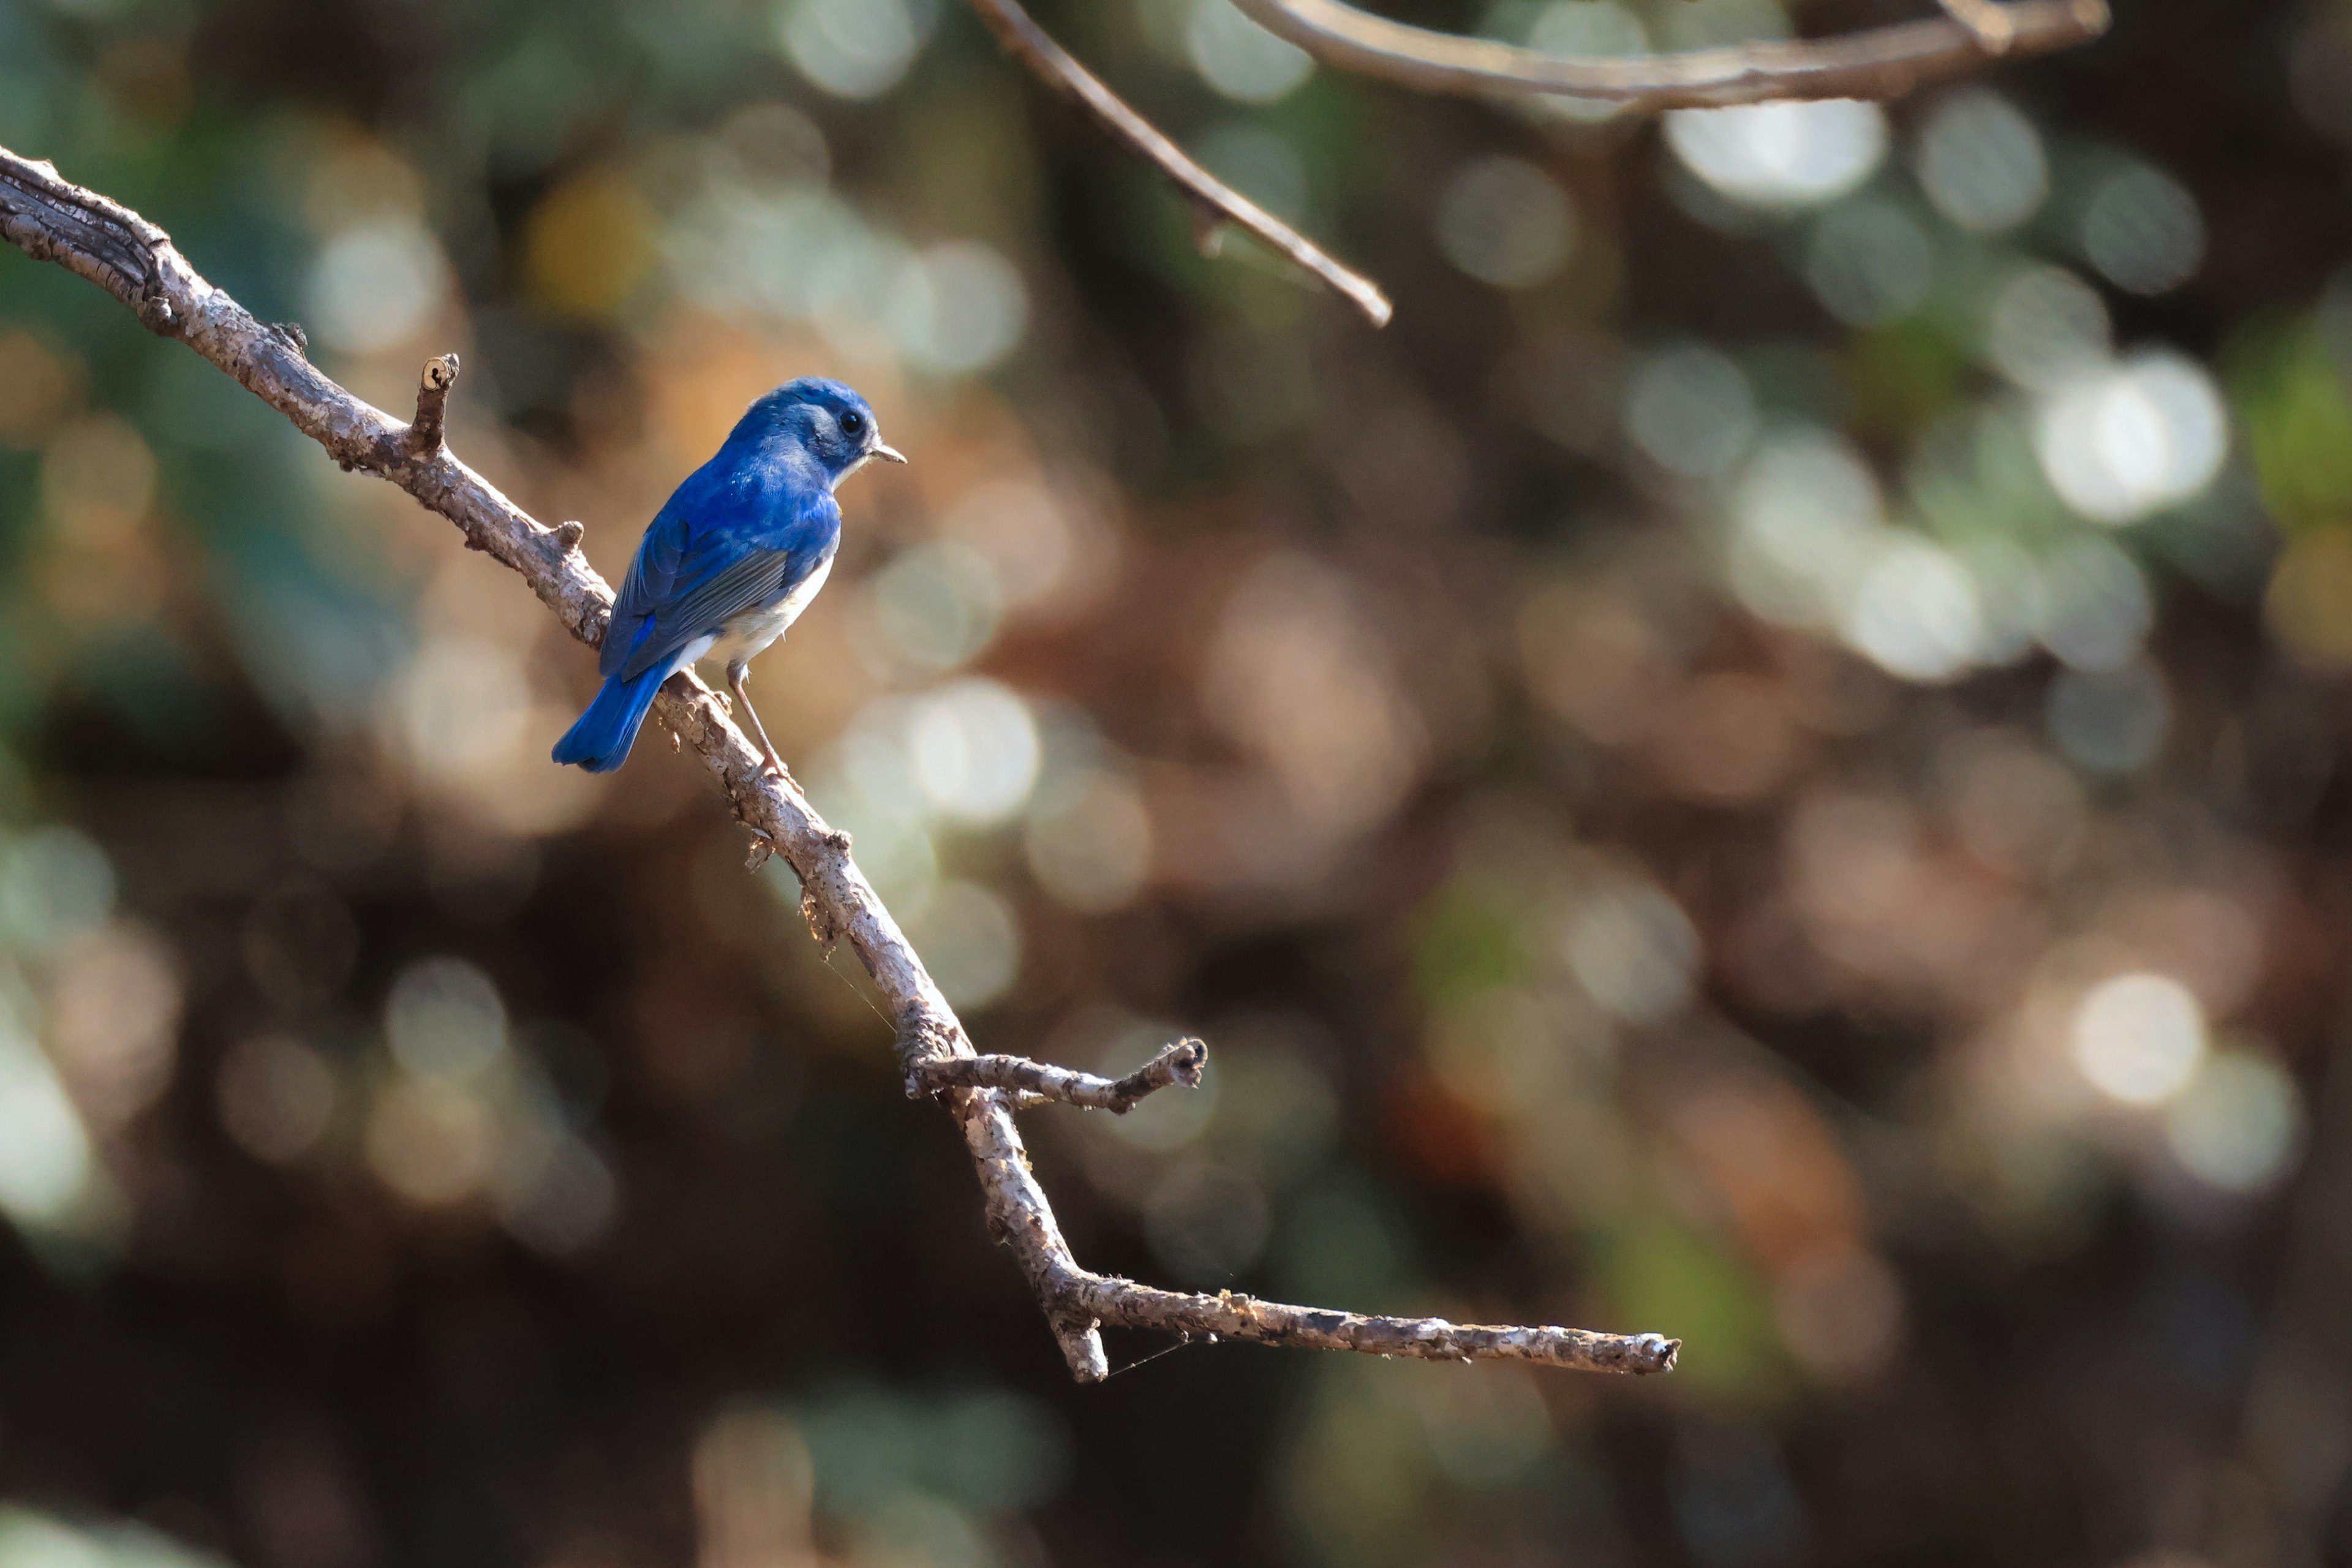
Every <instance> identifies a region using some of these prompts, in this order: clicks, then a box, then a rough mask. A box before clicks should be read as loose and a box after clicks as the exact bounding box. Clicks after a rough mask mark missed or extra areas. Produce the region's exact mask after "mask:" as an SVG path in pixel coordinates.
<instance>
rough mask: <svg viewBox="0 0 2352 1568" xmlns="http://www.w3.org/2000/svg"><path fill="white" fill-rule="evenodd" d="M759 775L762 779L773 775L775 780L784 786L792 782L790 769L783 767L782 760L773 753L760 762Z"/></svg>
mask: <svg viewBox="0 0 2352 1568" xmlns="http://www.w3.org/2000/svg"><path fill="white" fill-rule="evenodd" d="M760 773H761V776H763V777H764V776H766V775H767V774H770V773H773V774H774V775H775V776H776V777H777V778H779V779H781V780H782V781H783V782H784V783H786V784H790V783H791V782H792V777H793V771H792V769H790V768H788V767H786V766H784V759H783V758H782V757H780V756H778V755H776V753H775V752H769V753H768V754H767V755H766V756H765V757H764V758H762V759H761V763H760Z"/></svg>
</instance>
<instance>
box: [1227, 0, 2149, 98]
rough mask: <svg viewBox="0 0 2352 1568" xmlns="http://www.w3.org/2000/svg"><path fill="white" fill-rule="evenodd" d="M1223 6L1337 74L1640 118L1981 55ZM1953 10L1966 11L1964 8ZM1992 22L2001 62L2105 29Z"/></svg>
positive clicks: (1934, 33) (2045, 3) (1839, 90)
mask: <svg viewBox="0 0 2352 1568" xmlns="http://www.w3.org/2000/svg"><path fill="white" fill-rule="evenodd" d="M1234 4H1235V5H1239V6H1240V7H1241V8H1242V10H1243V11H1244V12H1245V13H1247V14H1248V15H1249V16H1251V17H1252V18H1253V19H1254V20H1255V21H1256V22H1257V23H1258V24H1259V25H1260V26H1264V27H1265V29H1266V30H1267V31H1269V32H1272V33H1276V34H1279V35H1280V36H1281V37H1286V38H1287V39H1289V40H1290V41H1291V42H1292V43H1294V44H1297V46H1298V47H1300V48H1302V49H1305V50H1306V51H1307V53H1308V54H1310V55H1313V56H1314V57H1315V58H1317V59H1318V60H1321V61H1322V62H1323V63H1325V64H1326V65H1328V66H1332V67H1335V68H1339V69H1340V70H1349V71H1357V72H1360V73H1361V74H1363V75H1366V76H1376V77H1381V78H1385V79H1388V80H1390V81H1393V82H1399V83H1402V85H1404V86H1406V87H1412V88H1419V89H1423V91H1427V92H1455V93H1493V92H1503V93H1515V94H1516V93H1566V94H1570V95H1573V96H1575V97H1578V98H1598V99H1608V100H1616V101H1622V102H1625V103H1629V104H1633V105H1637V106H1639V107H1640V108H1643V109H1674V108H1681V107H1706V106H1711V105H1718V104H1728V103H1755V102H1758V101H1760V100H1765V99H1786V98H1878V99H1885V98H1896V97H1900V96H1901V95H1902V94H1904V93H1906V92H1908V91H1910V90H1911V89H1913V88H1916V87H1918V86H1920V85H1922V84H1924V83H1927V82H1931V81H1937V80H1941V79H1945V78H1947V77H1954V76H1960V75H1964V74H1966V73H1967V72H1969V71H1972V70H1975V69H1978V68H1980V67H1981V66H1983V65H1984V64H1985V63H1986V61H1987V59H1988V58H1990V54H1991V53H1992V49H1991V47H1990V42H1989V39H1988V38H1987V37H1985V36H1983V35H1981V34H1980V33H1979V31H1978V30H1977V29H1976V28H1975V27H1974V26H1967V25H1963V24H1962V23H1961V22H1959V21H1956V20H1954V19H1953V18H1952V17H1950V16H1937V17H1931V18H1928V19H1927V20H1923V21H1917V22H1905V23H1900V24H1897V25H1895V26H1887V27H1874V28H1870V29H1868V30H1867V31H1864V32H1859V33H1848V34H1844V35H1843V36H1840V37H1829V38H1806V39H1801V40H1794V41H1788V42H1762V43H1752V44H1739V45H1735V46H1732V47H1727V48H1715V49H1694V50H1690V51H1688V52H1686V53H1682V54H1669V55H1627V56H1623V57H1622V58H1601V57H1591V56H1571V55H1548V54H1544V53H1542V52H1540V51H1539V50H1536V49H1528V48H1521V47H1517V45H1513V44H1504V43H1496V42H1495V41H1494V40H1492V39H1488V38H1470V37H1461V36H1459V35H1457V34H1453V33H1439V32H1433V31H1432V30H1431V29H1429V28H1427V27H1415V26H1409V25H1407V24H1405V23H1402V22H1392V21H1391V20H1389V19H1388V18H1387V17H1385V16H1373V15H1371V14H1370V12H1366V11H1360V10H1359V9H1357V8H1356V7H1355V6H1353V5H1347V4H1345V3H1344V0H1234ZM1962 4H1963V5H1971V0H1962ZM1982 4H1984V0H1973V5H1982ZM1971 8H1972V5H1971ZM2000 12H2001V15H2000V22H2002V23H2005V24H2007V29H2008V35H2009V37H2008V41H2007V46H2006V52H2007V53H2008V54H2009V55H2011V56H2015V57H2022V56H2026V55H2036V54H2044V53H2047V52H2048V51H2050V50H2053V49H2063V48H2066V47H2071V46H2073V45H2075V44H2081V43H2086V42H2088V41H2089V40H2091V39H2093V38H2095V37H2098V36H2099V35H2100V34H2101V33H2104V32H2105V31H2106V29H2107V20H2108V17H2107V6H2106V0H2019V3H2018V4H2015V5H2004V6H2002V7H2000Z"/></svg>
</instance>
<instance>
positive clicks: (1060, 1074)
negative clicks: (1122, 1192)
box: [907, 1040, 1209, 1116]
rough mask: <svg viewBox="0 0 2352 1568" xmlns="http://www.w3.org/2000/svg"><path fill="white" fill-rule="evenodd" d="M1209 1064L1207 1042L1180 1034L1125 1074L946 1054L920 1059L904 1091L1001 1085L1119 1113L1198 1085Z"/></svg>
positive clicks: (1039, 1098) (1040, 1099)
mask: <svg viewBox="0 0 2352 1568" xmlns="http://www.w3.org/2000/svg"><path fill="white" fill-rule="evenodd" d="M1208 1064H1209V1047H1208V1046H1207V1044H1206V1043H1205V1042H1203V1041H1200V1040H1179V1041H1177V1042H1176V1043H1175V1044H1174V1045H1172V1046H1167V1047H1162V1048H1161V1050H1160V1054H1159V1055H1158V1056H1156V1057H1153V1058H1151V1059H1150V1061H1148V1062H1146V1063H1144V1064H1143V1065H1142V1066H1141V1067H1139V1068H1136V1069H1135V1070H1134V1071H1133V1072H1131V1073H1129V1074H1128V1075H1127V1076H1126V1077H1125V1078H1097V1077H1096V1076H1095V1075H1094V1074H1093V1073H1090V1072H1074V1071H1072V1070H1071V1069H1070V1068H1057V1067H1049V1066H1047V1065H1046V1064H1045V1063H1044V1062H1033V1061H1031V1060H1030V1059H1029V1058H1027V1057H948V1058H937V1059H933V1060H929V1061H925V1062H922V1063H920V1064H919V1065H918V1066H917V1068H915V1070H914V1072H913V1073H912V1075H911V1076H909V1077H908V1080H907V1092H908V1094H909V1095H918V1094H937V1093H939V1092H940V1091H941V1090H942V1089H1010V1090H1012V1091H1013V1092H1014V1093H1017V1094H1021V1095H1024V1096H1027V1097H1029V1099H1030V1100H1031V1101H1032V1102H1034V1103H1036V1104H1040V1105H1042V1104H1045V1103H1046V1102H1048V1101H1053V1100H1058V1101H1060V1102H1061V1103H1062V1104H1064V1105H1076V1106H1083V1107H1084V1108H1085V1109H1087V1110H1108V1111H1109V1112H1110V1113H1111V1114H1112V1115H1114V1116H1124V1115H1126V1114H1127V1113H1128V1112H1129V1111H1130V1110H1134V1109H1135V1107H1136V1105H1137V1104H1138V1103H1139V1101H1141V1100H1142V1099H1143V1098H1144V1097H1145V1096H1146V1095H1149V1094H1155V1093H1157V1092H1158V1091H1160V1089H1172V1088H1175V1087H1176V1086H1178V1085H1180V1084H1181V1085H1182V1086H1183V1087H1184V1088H1186V1089H1198V1088H1200V1087H1201V1069H1202V1068H1204V1067H1206V1066H1208Z"/></svg>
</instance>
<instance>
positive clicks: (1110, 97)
mask: <svg viewBox="0 0 2352 1568" xmlns="http://www.w3.org/2000/svg"><path fill="white" fill-rule="evenodd" d="M971 8H972V9H973V10H975V11H977V12H979V13H980V19H981V20H982V21H983V22H985V23H987V24H988V29H989V31H990V32H992V33H994V34H995V35H996V41H997V42H998V43H1000V44H1002V45H1003V46H1004V51H1005V53H1007V54H1009V55H1011V56H1013V58H1015V59H1018V60H1019V61H1020V62H1021V63H1022V64H1023V65H1025V66H1027V67H1028V68H1030V70H1031V71H1033V72H1034V73H1035V74H1036V76H1037V78H1038V79H1040V80H1042V81H1044V82H1045V85H1046V86H1048V87H1050V88H1052V89H1055V91H1056V92H1059V93H1062V94H1063V95H1065V96H1066V97H1067V98H1070V99H1072V100H1076V103H1077V105H1078V107H1079V108H1081V109H1083V110H1086V111H1087V113H1088V114H1090V115H1092V116H1093V117H1094V120H1095V122H1096V123H1097V124H1098V125H1100V126H1101V127H1102V128H1103V130H1104V131H1105V132H1108V134H1109V136H1110V138H1111V140H1112V141H1114V142H1121V143H1123V144H1124V145H1125V146H1127V147H1128V148H1129V149H1130V150H1131V151H1132V152H1134V153H1136V154H1137V155H1138V156H1139V157H1140V158H1142V159H1143V160H1144V162H1146V163H1150V164H1151V165H1152V166H1154V167H1155V168H1157V169H1158V170H1159V171H1160V173H1161V174H1165V175H1167V176H1168V178H1169V179H1170V180H1171V181H1172V182H1173V183H1174V184H1175V185H1176V188H1177V189H1178V190H1180V191H1182V192H1183V193H1184V195H1187V196H1188V197H1190V198H1191V199H1192V204H1193V206H1194V209H1195V210H1196V211H1197V212H1198V213H1199V214H1200V215H1201V216H1202V218H1203V219H1204V221H1203V222H1202V226H1201V233H1202V249H1204V250H1209V249H1212V247H1213V243H1214V237H1215V235H1216V231H1217V228H1218V226H1220V225H1222V224H1226V223H1230V224H1233V225H1234V226H1237V227H1240V228H1244V229H1246V230H1248V231H1249V232H1250V233H1251V234H1254V235H1255V236H1256V237H1258V238H1259V239H1260V240H1262V241H1263V242H1265V244H1266V245H1267V246H1269V247H1272V248H1273V249H1274V250H1275V251H1276V252H1277V253H1278V254H1280V255H1282V256H1283V257H1286V258H1288V259H1289V260H1290V261H1291V262H1292V263H1293V264H1295V265H1296V266H1298V267H1301V268H1305V269H1306V270H1307V271H1308V272H1309V273H1312V274H1313V275H1314V276H1315V277H1317V278H1319V279H1322V280H1323V281H1324V282H1325V283H1327V284H1328V285H1329V286H1330V287H1331V288H1333V289H1337V290H1339V293H1341V294H1343V295H1345V296H1346V297H1347V298H1348V300H1349V303H1351V304H1353V305H1354V306H1355V307H1356V309H1358V310H1361V311H1362V312H1363V313H1364V315H1365V318H1366V319H1367V320H1369V321H1370V322H1371V323H1372V325H1374V326H1376V327H1384V326H1386V325H1388V321H1389V317H1390V316H1391V315H1392V314H1393V313H1394V310H1393V308H1392V307H1391V305H1390V304H1389V299H1388V296H1387V295H1386V294H1383V293H1381V288H1380V285H1379V284H1377V283H1375V282H1373V281H1372V280H1371V279H1369V278H1367V277H1365V276H1364V275H1363V274H1362V273H1360V272H1358V271H1356V270H1355V269H1354V268H1350V267H1347V266H1345V265H1343V264H1342V263H1340V262H1339V261H1338V260H1337V259H1335V258H1333V257H1331V256H1330V255H1329V254H1328V253H1327V252H1325V251H1324V250H1323V249H1321V248H1320V247H1318V246H1317V245H1316V244H1315V243H1314V242H1313V241H1312V240H1310V239H1308V238H1307V237H1306V236H1305V235H1303V234H1300V233H1299V232H1298V231H1297V229H1295V228H1293V227H1291V226H1289V225H1288V224H1286V223H1285V222H1283V221H1282V220H1281V219H1280V218H1278V217H1276V216H1274V215H1273V214H1272V213H1270V212H1268V211H1266V210H1265V208H1264V207H1262V206H1260V205H1257V204H1256V203H1255V202H1254V201H1252V200H1250V199H1249V198H1248V197H1247V196H1245V195H1242V194H1241V193H1240V192H1239V191H1236V190H1234V188H1233V187H1232V186H1231V185H1228V184H1225V183H1224V182H1223V181H1222V180H1220V179H1218V178H1217V177H1216V176H1215V175H1214V174H1210V173H1209V171H1208V170H1206V169H1203V168H1202V167H1201V165H1200V164H1198V163H1194V162H1193V161H1192V159H1191V158H1189V157H1187V156H1185V154H1184V150H1183V149H1182V148H1181V147H1179V146H1177V145H1176V143H1175V142H1171V141H1170V140H1169V139H1168V138H1167V137H1166V136H1165V135H1163V134H1162V133H1161V132H1160V129H1159V127H1157V126H1155V125H1153V124H1152V123H1151V121H1149V120H1146V119H1144V118H1143V116H1141V115H1140V114H1138V113H1137V112H1136V111H1135V110H1132V109H1129V107H1128V106H1127V103H1126V101H1125V100H1122V99H1121V98H1120V97H1119V96H1118V94H1117V93H1115V92H1113V91H1111V89H1108V88H1107V87H1105V86H1104V85H1103V84H1102V82H1101V81H1100V80H1099V79H1097V78H1096V76H1095V75H1094V73H1093V72H1091V71H1089V70H1087V68H1086V67H1084V66H1082V65H1080V64H1079V63H1078V62H1077V60H1076V58H1073V57H1072V56H1071V54H1070V52H1069V51H1068V50H1067V49H1065V48H1064V47H1062V46H1061V45H1059V44H1057V43H1055V41H1054V40H1053V38H1052V37H1051V36H1049V35H1048V34H1047V33H1046V31H1045V28H1043V27H1040V26H1038V25H1037V24H1036V22H1035V21H1034V19H1033V18H1032V17H1031V16H1030V15H1029V13H1028V12H1026V11H1024V10H1023V9H1022V8H1021V5H1020V4H1019V0H971Z"/></svg>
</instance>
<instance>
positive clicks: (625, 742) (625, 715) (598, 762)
mask: <svg viewBox="0 0 2352 1568" xmlns="http://www.w3.org/2000/svg"><path fill="white" fill-rule="evenodd" d="M668 675H669V669H668V668H667V666H664V665H656V666H655V667H654V668H651V669H648V670H646V671H645V672H644V673H643V674H641V675H638V676H636V677H635V679H628V680H624V679H621V678H620V677H619V676H617V675H616V676H614V677H613V678H612V679H609V680H607V681H605V682H604V689H603V690H601V691H599V692H597V693H596V700H594V701H593V702H591V703H590V704H588V711H586V712H585V713H583V714H581V715H580V718H579V720H578V721H577V722H575V723H574V724H573V725H572V728H570V729H569V730H566V731H563V739H562V740H560V741H558V742H555V760H556V761H557V762H559V763H579V764H580V765H581V766H582V767H583V768H585V769H587V770H588V771H589V772H590V773H611V772H612V771H613V770H614V768H617V767H619V766H620V765H621V764H622V763H625V762H627V761H628V760H629V748H630V747H632V746H634V745H635V744H636V743H637V731H638V729H639V728H640V727H641V726H642V725H643V724H644V723H645V721H646V714H647V713H649V712H651V711H652V710H653V705H654V695H655V693H656V692H658V691H659V690H660V689H661V683H662V681H663V680H664V679H667V676H668Z"/></svg>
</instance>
